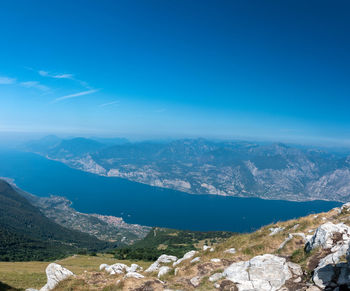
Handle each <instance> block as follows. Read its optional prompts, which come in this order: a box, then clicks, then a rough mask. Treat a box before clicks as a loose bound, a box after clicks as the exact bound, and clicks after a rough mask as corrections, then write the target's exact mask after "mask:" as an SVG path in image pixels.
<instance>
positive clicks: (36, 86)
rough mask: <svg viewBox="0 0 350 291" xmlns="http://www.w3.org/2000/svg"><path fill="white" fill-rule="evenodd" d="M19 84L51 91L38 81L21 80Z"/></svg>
mask: <svg viewBox="0 0 350 291" xmlns="http://www.w3.org/2000/svg"><path fill="white" fill-rule="evenodd" d="M19 84H20V85H21V86H22V87H25V88H35V89H38V90H41V91H49V90H50V88H49V87H47V86H45V85H42V84H40V83H39V82H37V81H26V82H21V83H19Z"/></svg>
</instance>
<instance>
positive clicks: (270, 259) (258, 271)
mask: <svg viewBox="0 0 350 291" xmlns="http://www.w3.org/2000/svg"><path fill="white" fill-rule="evenodd" d="M300 274H302V270H301V267H300V266H299V265H296V264H291V263H289V262H287V261H286V259H285V258H281V257H278V256H275V255H270V254H265V255H262V256H256V257H254V258H252V259H251V260H249V261H243V262H238V263H233V264H231V265H230V266H229V267H228V268H226V269H225V270H224V272H223V274H222V276H223V277H225V278H226V279H228V280H230V281H232V282H233V283H235V284H236V286H237V288H238V290H239V291H242V290H261V291H265V290H266V291H274V290H278V289H280V288H281V287H282V286H283V285H284V284H285V283H286V281H287V280H290V279H292V278H293V277H294V278H297V277H298V276H300ZM216 278H219V275H215V276H214V277H211V279H212V280H215V279H216Z"/></svg>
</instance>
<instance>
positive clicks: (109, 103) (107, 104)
mask: <svg viewBox="0 0 350 291" xmlns="http://www.w3.org/2000/svg"><path fill="white" fill-rule="evenodd" d="M119 103H120V102H119V100H115V101H112V102H108V103H103V104H101V105H100V107H105V106H109V105H114V104H119Z"/></svg>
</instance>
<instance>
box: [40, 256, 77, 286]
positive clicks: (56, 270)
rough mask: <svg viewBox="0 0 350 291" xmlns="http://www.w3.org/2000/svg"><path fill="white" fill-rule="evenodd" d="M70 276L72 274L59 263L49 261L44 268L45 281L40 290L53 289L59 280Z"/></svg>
mask: <svg viewBox="0 0 350 291" xmlns="http://www.w3.org/2000/svg"><path fill="white" fill-rule="evenodd" d="M71 276H74V274H73V273H72V272H71V271H69V270H68V269H66V268H63V267H62V266H61V265H59V264H55V263H51V264H50V265H48V266H47V268H46V277H47V283H46V285H45V286H44V287H42V288H41V289H40V291H50V290H52V289H54V288H55V287H56V285H57V284H58V283H59V282H61V281H63V280H66V279H68V278H69V277H71Z"/></svg>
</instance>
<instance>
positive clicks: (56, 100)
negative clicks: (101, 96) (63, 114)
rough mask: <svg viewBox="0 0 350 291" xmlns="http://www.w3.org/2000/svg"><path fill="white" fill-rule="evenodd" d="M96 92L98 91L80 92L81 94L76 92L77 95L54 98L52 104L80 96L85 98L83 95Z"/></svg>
mask: <svg viewBox="0 0 350 291" xmlns="http://www.w3.org/2000/svg"><path fill="white" fill-rule="evenodd" d="M97 91H98V90H95V89H94V90H88V91H82V92H78V93H74V94H70V95H66V96H62V97H59V98H56V99H55V100H53V102H54V103H56V102H60V101H63V100H67V99H72V98H76V97H80V96H85V95H89V94H93V93H96V92H97Z"/></svg>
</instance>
